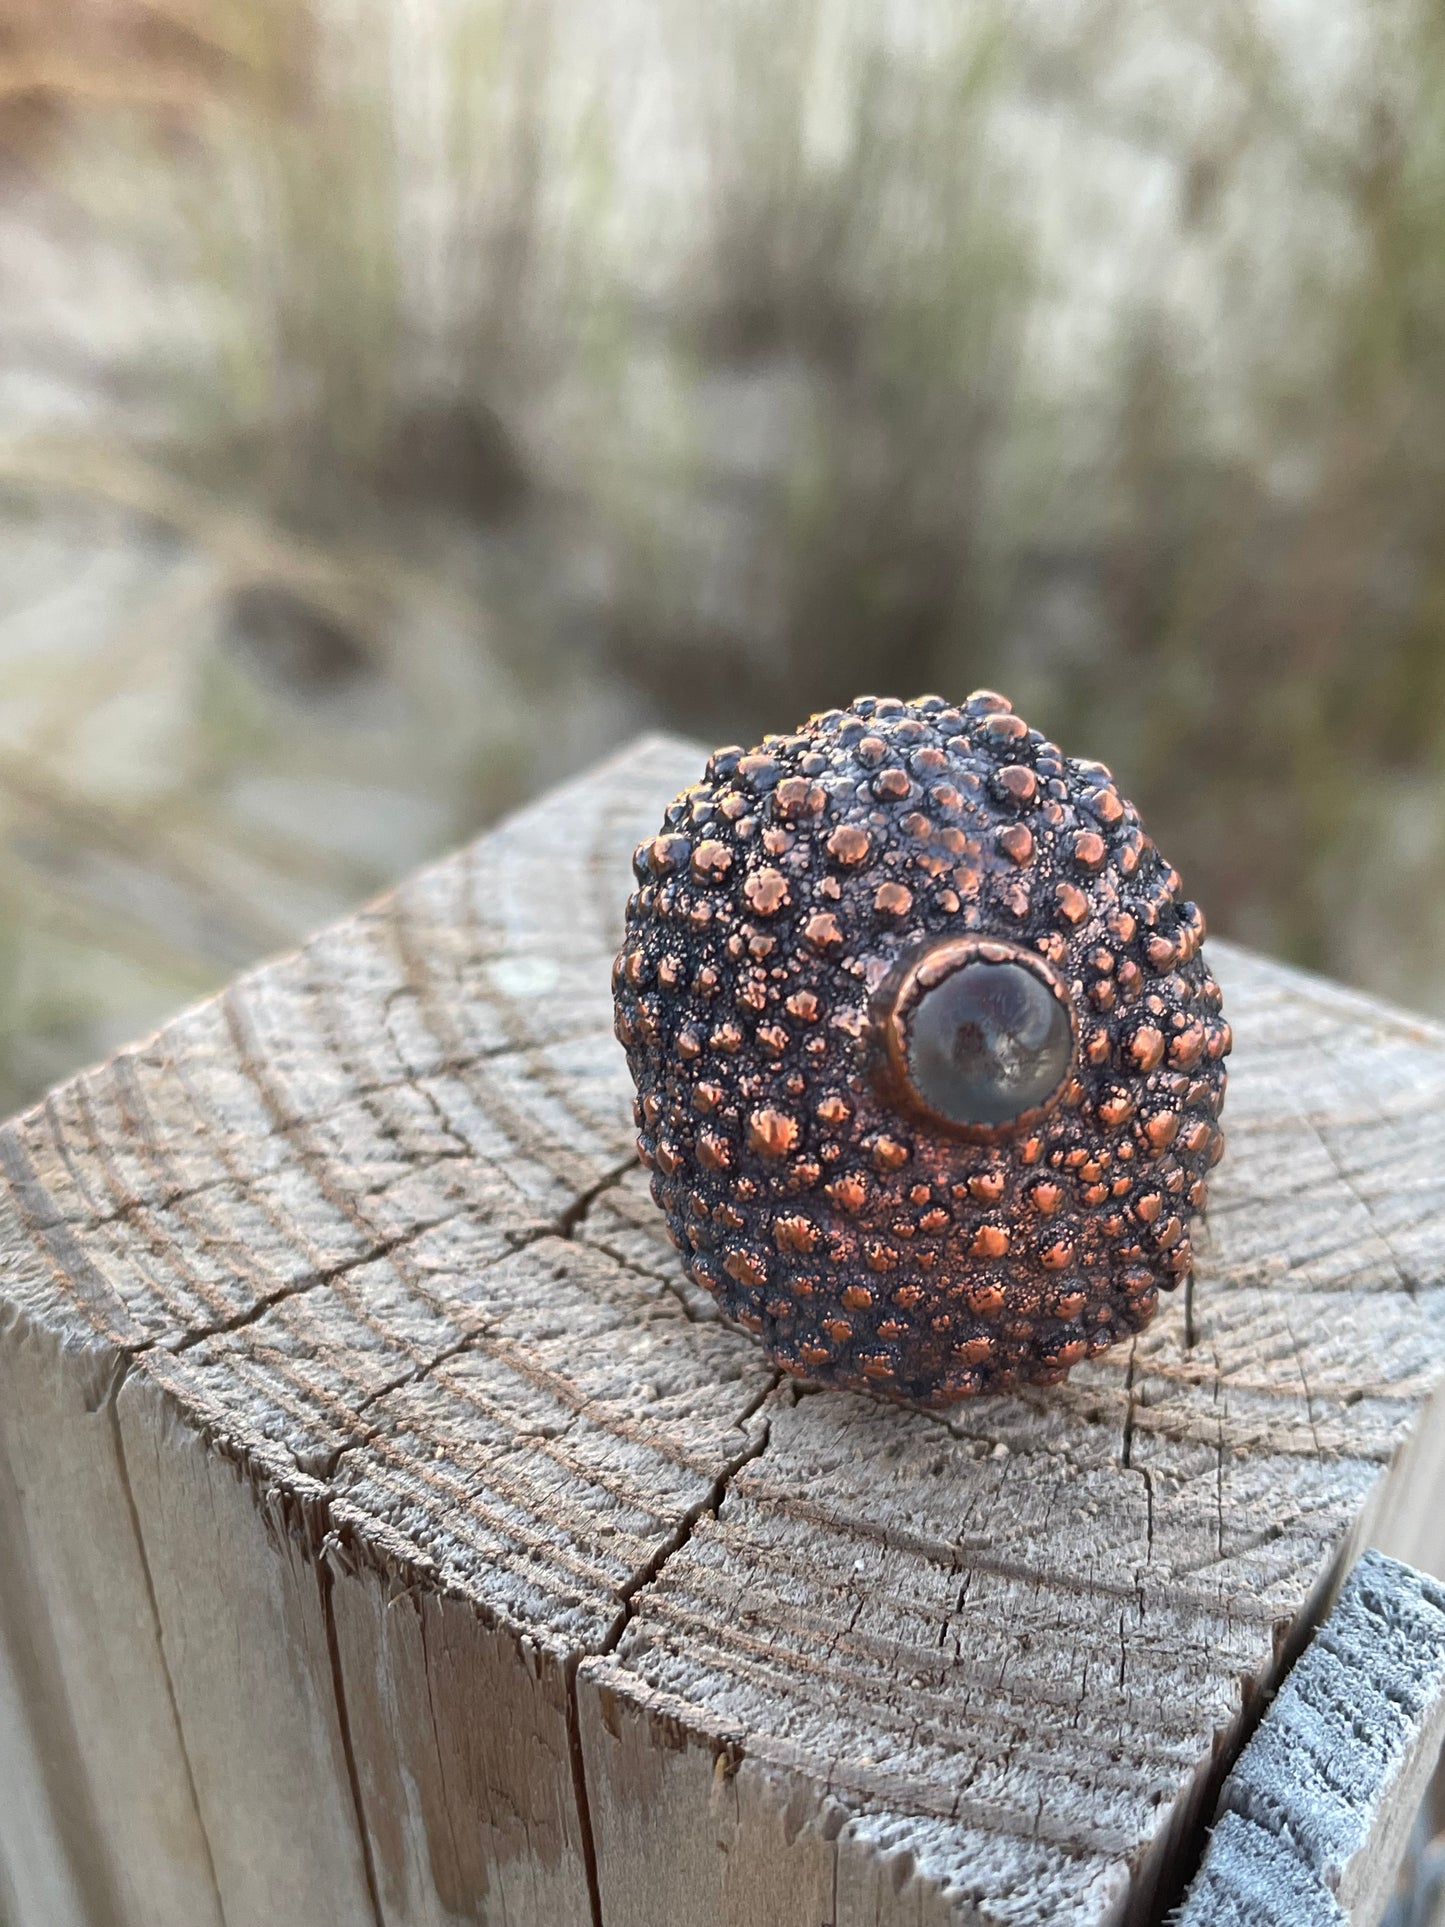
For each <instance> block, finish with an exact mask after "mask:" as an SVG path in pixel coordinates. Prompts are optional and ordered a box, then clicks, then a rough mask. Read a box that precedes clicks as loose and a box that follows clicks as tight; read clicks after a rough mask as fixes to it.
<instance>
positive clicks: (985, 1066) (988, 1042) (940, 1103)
mask: <svg viewBox="0 0 1445 1927" xmlns="http://www.w3.org/2000/svg"><path fill="white" fill-rule="evenodd" d="M1072 1047H1073V1039H1072V1036H1071V1033H1070V1028H1069V1018H1068V1013H1067V1011H1066V1010H1065V1009H1064V1006H1063V1005H1062V1004H1061V1003H1060V1002H1059V1000H1058V998H1057V997H1056V996H1054V994H1053V992H1052V991H1051V990H1050V989H1049V987H1048V985H1047V984H1045V983H1044V982H1043V981H1042V980H1041V979H1040V978H1039V977H1038V976H1036V975H1035V973H1034V972H1033V971H1032V970H1029V969H1028V968H1027V967H1026V966H1025V965H1023V964H1018V963H985V962H982V961H978V960H975V961H974V962H972V963H966V964H964V965H963V966H962V968H961V969H958V970H955V971H954V972H953V973H952V975H951V976H948V977H945V978H944V979H943V981H942V982H941V983H940V984H937V985H936V986H935V987H934V988H933V989H932V990H929V991H926V992H925V993H924V994H923V996H922V997H920V998H919V1000H918V1002H917V1003H916V1004H915V1005H914V1007H913V1009H912V1011H911V1012H910V1013H909V1019H908V1072H909V1076H910V1078H911V1079H912V1082H913V1086H914V1089H915V1090H916V1091H917V1093H918V1095H919V1097H921V1098H922V1099H923V1101H924V1103H925V1104H927V1105H928V1107H929V1109H930V1110H933V1111H936V1112H938V1114H939V1115H940V1116H941V1117H946V1118H949V1119H950V1120H951V1121H952V1122H953V1123H955V1124H978V1125H990V1124H1006V1123H1008V1122H1009V1121H1010V1120H1011V1119H1012V1118H1016V1117H1018V1116H1020V1115H1021V1114H1022V1113H1023V1112H1025V1111H1031V1110H1034V1109H1036V1108H1037V1107H1038V1106H1039V1105H1040V1104H1043V1103H1045V1102H1046V1101H1047V1099H1048V1098H1049V1097H1050V1096H1051V1095H1052V1094H1053V1092H1054V1091H1055V1090H1056V1089H1057V1088H1058V1086H1059V1084H1060V1083H1062V1081H1063V1080H1064V1078H1065V1077H1066V1076H1067V1075H1068V1070H1069V1060H1070V1056H1071V1054H1072Z"/></svg>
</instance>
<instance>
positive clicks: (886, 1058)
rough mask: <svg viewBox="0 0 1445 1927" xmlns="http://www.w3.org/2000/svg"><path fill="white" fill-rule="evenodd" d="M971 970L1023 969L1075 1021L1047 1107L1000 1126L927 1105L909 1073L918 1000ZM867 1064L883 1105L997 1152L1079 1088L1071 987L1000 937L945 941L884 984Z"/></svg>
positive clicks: (875, 1006)
mask: <svg viewBox="0 0 1445 1927" xmlns="http://www.w3.org/2000/svg"><path fill="white" fill-rule="evenodd" d="M971 963H993V964H999V963H1011V964H1018V965H1021V966H1022V967H1023V968H1024V969H1025V970H1027V971H1029V972H1030V974H1031V975H1033V976H1034V977H1036V978H1037V979H1038V981H1039V982H1040V983H1041V984H1043V986H1044V987H1045V989H1046V990H1048V992H1049V993H1050V995H1051V996H1052V997H1053V998H1054V999H1055V1001H1056V1002H1057V1003H1059V1004H1061V1005H1062V1006H1063V1009H1064V1013H1065V1015H1066V1016H1067V1018H1068V1020H1069V1061H1068V1064H1067V1066H1066V1067H1065V1069H1064V1072H1063V1074H1062V1076H1061V1077H1060V1078H1059V1081H1058V1083H1057V1084H1056V1085H1055V1086H1054V1088H1053V1090H1052V1091H1051V1092H1050V1093H1049V1095H1048V1097H1046V1098H1045V1099H1044V1101H1043V1103H1042V1104H1034V1105H1031V1106H1030V1107H1029V1109H1028V1110H1026V1111H1020V1112H1018V1113H1017V1115H1016V1116H1014V1117H1010V1118H1004V1119H1002V1120H1001V1121H1000V1122H999V1123H996V1124H961V1123H959V1122H958V1121H957V1119H955V1118H951V1117H946V1116H945V1115H944V1114H943V1112H941V1111H937V1110H935V1109H934V1108H933V1106H932V1105H931V1104H929V1103H928V1102H927V1101H926V1100H925V1099H924V1098H923V1097H922V1096H921V1095H920V1093H919V1092H918V1090H917V1089H916V1088H915V1086H914V1083H913V1079H912V1077H911V1076H910V1075H909V1070H908V1023H909V1018H910V1016H911V1015H912V1012H913V1011H914V1009H915V1008H916V1007H917V1005H918V1003H919V1000H920V999H921V998H922V997H924V996H925V995H926V994H927V993H928V992H929V991H930V990H935V989H937V987H938V985H939V984H941V983H942V982H943V981H944V980H945V979H946V978H948V977H951V976H952V975H953V974H954V972H955V971H958V970H962V969H963V968H964V966H965V965H966V964H971ZM868 1054H869V1060H870V1070H871V1074H872V1080H873V1085H874V1088H875V1089H876V1090H877V1092H878V1094H879V1096H880V1097H881V1098H882V1099H883V1100H884V1102H885V1103H888V1104H892V1105H894V1106H896V1107H897V1108H898V1109H899V1110H902V1111H907V1112H908V1113H910V1114H911V1115H912V1116H914V1117H917V1118H921V1119H923V1120H924V1121H925V1122H927V1123H928V1124H930V1125H931V1126H932V1127H933V1128H934V1129H935V1130H938V1131H942V1132H944V1133H946V1134H947V1135H948V1136H949V1137H954V1138H957V1139H959V1140H960V1141H961V1142H962V1143H965V1144H998V1143H1001V1142H1002V1141H1004V1140H1005V1139H1007V1138H1012V1137H1016V1136H1017V1135H1018V1134H1019V1133H1020V1132H1021V1131H1028V1130H1031V1129H1032V1128H1033V1127H1034V1126H1035V1125H1037V1124H1040V1123H1042V1122H1043V1120H1044V1119H1045V1118H1046V1117H1048V1116H1050V1115H1051V1114H1052V1113H1053V1112H1054V1111H1056V1110H1057V1109H1058V1107H1059V1105H1060V1104H1061V1103H1062V1102H1063V1100H1064V1097H1065V1095H1066V1094H1067V1092H1068V1091H1069V1090H1070V1088H1071V1087H1072V1086H1073V1085H1074V1083H1075V1079H1076V1076H1077V1072H1078V1063H1079V1020H1078V1013H1077V1012H1076V1011H1075V1009H1074V1000H1073V998H1072V997H1071V996H1070V994H1069V987H1068V985H1067V984H1066V983H1065V982H1064V980H1063V979H1062V978H1061V977H1060V976H1059V974H1058V972H1057V971H1056V970H1054V969H1053V968H1052V966H1051V965H1050V964H1049V963H1048V962H1046V960H1045V959H1044V958H1042V957H1040V956H1038V955H1037V954H1036V953H1035V952H1034V951H1031V950H1026V949H1025V948H1024V947H1023V946H1022V945H1021V944H1014V943H1009V942H1008V941H1007V940H1006V939H1000V938H997V937H977V936H973V937H943V938H939V939H935V940H934V941H933V942H931V943H926V944H923V945H921V946H919V947H918V948H917V949H915V950H913V951H910V952H909V953H908V955H907V956H905V957H902V958H900V959H899V961H898V963H897V964H896V965H895V966H894V968H893V969H892V970H891V971H890V972H889V974H888V976H887V977H886V978H885V979H884V980H883V983H882V984H881V985H880V987H879V990H878V992H877V994H876V995H875V996H874V998H873V1000H872V1003H871V1005H870V1007H869V1053H868Z"/></svg>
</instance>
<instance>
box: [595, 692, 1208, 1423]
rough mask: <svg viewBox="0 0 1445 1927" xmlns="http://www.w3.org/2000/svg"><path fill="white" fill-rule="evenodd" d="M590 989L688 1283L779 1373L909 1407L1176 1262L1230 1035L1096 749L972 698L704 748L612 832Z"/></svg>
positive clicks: (1141, 1301) (1100, 1321) (1184, 925)
mask: <svg viewBox="0 0 1445 1927" xmlns="http://www.w3.org/2000/svg"><path fill="white" fill-rule="evenodd" d="M634 866H635V870H636V874H637V879H638V888H637V890H636V891H635V892H634V894H633V895H632V897H631V898H630V899H629V902H628V908H627V936H626V941H625V943H624V946H623V949H622V952H621V955H620V956H619V957H618V960H617V967H616V971H615V975H614V989H615V993H616V1008H617V1034H618V1037H619V1038H620V1039H621V1041H622V1043H623V1045H624V1046H625V1048H626V1051H627V1058H628V1064H629V1067H630V1068H631V1071H632V1075H633V1079H634V1081H635V1083H636V1085H637V1100H636V1113H637V1122H638V1128H639V1137H638V1150H639V1155H640V1156H641V1158H642V1160H643V1162H644V1163H645V1164H646V1165H647V1166H648V1168H649V1169H650V1170H651V1172H652V1189H653V1195H654V1197H655V1198H656V1199H657V1202H658V1203H659V1205H661V1207H662V1209H663V1210H664V1212H665V1213H666V1214H667V1221H668V1227H669V1230H670V1232H671V1235H672V1237H673V1239H674V1241H675V1242H676V1244H677V1245H678V1248H679V1249H680V1250H681V1251H682V1253H683V1254H684V1258H685V1261H686V1263H687V1268H688V1270H689V1272H690V1273H691V1275H692V1276H693V1277H694V1278H695V1279H696V1280H697V1281H698V1282H699V1283H700V1284H702V1285H704V1286H706V1287H707V1288H708V1289H709V1290H710V1291H712V1292H713V1293H715V1294H716V1296H717V1297H718V1299H719V1301H720V1302H721V1304H722V1306H723V1308H724V1310H725V1311H726V1312H727V1313H728V1314H729V1315H730V1316H731V1317H732V1318H734V1319H736V1320H737V1321H738V1323H739V1324H741V1325H743V1326H744V1327H746V1328H747V1329H748V1330H750V1331H752V1332H755V1333H756V1334H758V1336H759V1337H760V1338H761V1339H762V1341H763V1343H764V1344H765V1345H766V1346H767V1348H768V1350H769V1351H770V1352H771V1353H772V1354H773V1355H774V1356H775V1357H776V1358H777V1360H778V1361H779V1363H780V1364H782V1365H783V1366H784V1367H786V1368H787V1369H788V1370H789V1371H791V1372H795V1373H798V1374H800V1375H803V1376H806V1377H810V1378H816V1379H821V1380H826V1381H828V1382H830V1383H833V1384H838V1385H845V1386H852V1387H856V1388H859V1389H866V1390H871V1391H875V1392H880V1393H883V1394H886V1395H887V1396H889V1397H892V1398H896V1399H901V1400H903V1401H906V1402H907V1403H910V1404H916V1405H924V1406H939V1405H946V1404H950V1403H952V1402H953V1401H955V1400H957V1399H961V1398H966V1397H969V1396H971V1395H973V1394H976V1393H979V1392H984V1391H999V1390H1003V1389H1005V1388H1007V1387H1008V1386H1011V1385H1015V1384H1018V1383H1020V1382H1022V1381H1026V1380H1032V1381H1040V1380H1045V1381H1046V1380H1052V1379H1058V1378H1061V1377H1062V1376H1063V1375H1064V1373H1065V1372H1066V1371H1067V1370H1068V1369H1069V1367H1070V1366H1071V1365H1074V1364H1076V1363H1077V1362H1078V1361H1079V1360H1080V1359H1082V1358H1085V1357H1087V1356H1089V1355H1091V1354H1093V1353H1096V1352H1099V1351H1102V1350H1104V1349H1105V1348H1106V1347H1108V1346H1109V1345H1112V1344H1113V1343H1115V1342H1116V1341H1117V1340H1118V1339H1120V1338H1123V1337H1125V1336H1127V1335H1128V1334H1130V1333H1131V1332H1136V1331H1138V1330H1139V1329H1140V1328H1141V1327H1142V1326H1143V1325H1145V1324H1146V1323H1147V1322H1148V1320H1149V1318H1150V1316H1151V1315H1152V1314H1153V1312H1154V1309H1155V1307H1156V1305H1157V1302H1158V1293H1159V1291H1160V1290H1169V1289H1171V1288H1172V1287H1173V1286H1174V1285H1176V1284H1177V1283H1178V1282H1179V1280H1180V1279H1181V1278H1182V1277H1185V1276H1186V1275H1187V1274H1188V1271H1189V1267H1190V1261H1191V1258H1190V1242H1189V1226H1190V1223H1191V1220H1192V1219H1193V1217H1194V1216H1195V1214H1196V1213H1197V1212H1199V1211H1200V1210H1201V1209H1202V1208H1203V1206H1204V1202H1205V1175H1206V1173H1207V1171H1208V1170H1209V1168H1210V1166H1211V1165H1213V1164H1214V1163H1215V1162H1216V1161H1217V1160H1218V1158H1219V1156H1220V1153H1221V1151H1222V1149H1223V1139H1222V1137H1221V1135H1220V1132H1219V1128H1218V1118H1219V1112H1220V1106H1221V1104H1222V1102H1223V1097H1224V1063H1223V1059H1224V1057H1225V1055H1226V1054H1227V1052H1228V1050H1229V1027H1228V1025H1227V1024H1226V1023H1225V1022H1224V1021H1223V1018H1222V1017H1221V1015H1220V995H1219V990H1218V987H1217V985H1216V984H1215V982H1214V980H1213V978H1212V977H1211V976H1210V974H1209V971H1208V969H1207V968H1206V966H1205V963H1204V961H1203V959H1202V957H1201V956H1200V942H1201V940H1202V938H1203V935H1204V921H1203V918H1202V917H1201V916H1200V913H1199V911H1198V910H1197V909H1196V908H1195V906H1194V905H1193V904H1192V903H1190V902H1188V901H1186V900H1184V899H1183V898H1181V896H1180V894H1179V890H1180V886H1179V878H1178V876H1177V875H1176V874H1175V872H1174V871H1173V870H1171V869H1170V868H1169V866H1168V865H1167V864H1166V863H1165V862H1164V861H1163V859H1162V858H1161V857H1160V855H1159V853H1158V851H1157V850H1156V849H1155V847H1154V845H1153V843H1152V842H1151V840H1150V839H1149V837H1148V836H1147V835H1146V834H1145V833H1144V831H1143V830H1142V828H1141V827H1140V823H1139V818H1138V815H1137V813H1136V811H1135V810H1134V809H1133V807H1132V806H1131V805H1130V804H1129V803H1127V802H1125V801H1124V800H1123V798H1121V797H1120V795H1119V793H1118V790H1117V789H1116V788H1115V786H1114V783H1113V781H1112V778H1111V777H1110V775H1109V772H1108V771H1107V770H1106V769H1105V768H1104V767H1103V766H1102V765H1101V764H1098V763H1089V762H1077V761H1074V760H1073V759H1071V758H1068V757H1065V756H1064V755H1063V753H1062V752H1061V751H1060V750H1058V749H1057V748H1056V747H1055V746H1054V745H1053V744H1052V743H1050V742H1047V741H1046V740H1045V739H1044V738H1043V737H1042V736H1041V735H1040V734H1039V732H1038V731H1037V730H1031V729H1029V728H1028V726H1027V725H1026V724H1025V723H1024V722H1023V721H1022V719H1021V718H1019V717H1017V716H1015V715H1014V714H1013V712H1012V710H1011V709H1010V707H1009V705H1008V704H1007V703H1006V702H1005V701H1004V700H1003V698H1002V697H999V696H996V695H993V694H992V693H990V692H986V691H983V692H979V693H978V694H976V695H974V696H971V697H970V698H969V699H968V701H967V702H966V703H963V704H961V705H957V706H954V705H950V704H948V703H946V702H945V701H944V700H943V699H942V698H941V697H937V696H928V697H924V698H922V699H920V700H919V701H917V702H914V703H903V702H896V701H892V700H877V699H874V698H872V697H864V698H860V700H859V701H857V702H856V703H854V704H853V705H852V707H851V708H850V709H848V710H829V711H827V712H826V713H825V714H823V715H819V716H814V717H812V718H811V719H810V720H809V722H808V723H807V724H805V725H804V727H803V728H802V729H801V730H799V731H797V732H796V733H795V734H793V735H789V736H770V737H767V738H765V739H764V741H763V743H762V745H761V746H760V747H759V748H758V749H756V750H753V751H750V752H744V751H742V750H740V749H727V750H719V751H718V752H717V753H716V754H715V755H714V756H713V757H712V758H711V759H710V760H709V762H708V766H707V770H706V772H705V775H704V778H703V781H702V782H701V783H699V784H697V785H696V786H695V787H694V788H692V789H690V790H687V791H685V792H684V793H683V795H682V796H680V797H678V798H677V800H676V801H675V802H674V803H672V804H671V805H670V806H669V808H668V810H667V812H666V817H665V821H664V824H663V827H662V830H661V832H660V834H659V835H657V836H656V837H653V838H652V839H651V840H650V841H649V842H647V843H645V844H643V845H642V846H641V848H640V849H639V850H638V851H637V853H636V857H635V859H634Z"/></svg>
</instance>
